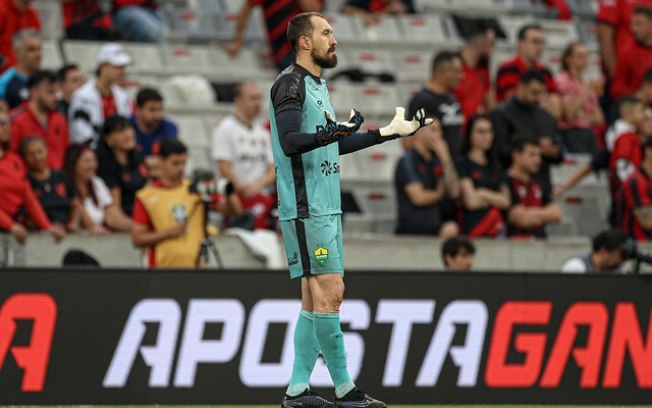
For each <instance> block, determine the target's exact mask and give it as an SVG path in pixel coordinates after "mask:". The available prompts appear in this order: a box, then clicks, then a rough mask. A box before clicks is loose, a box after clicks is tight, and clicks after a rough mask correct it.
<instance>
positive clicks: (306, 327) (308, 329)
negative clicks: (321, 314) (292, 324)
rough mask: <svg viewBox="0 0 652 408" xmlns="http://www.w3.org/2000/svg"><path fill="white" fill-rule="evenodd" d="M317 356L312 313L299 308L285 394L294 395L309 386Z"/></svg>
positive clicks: (317, 346)
mask: <svg viewBox="0 0 652 408" xmlns="http://www.w3.org/2000/svg"><path fill="white" fill-rule="evenodd" d="M317 357H319V344H318V343H317V338H316V337H315V327H314V324H313V313H312V312H308V311H306V310H301V312H299V319H298V320H297V326H296V328H295V329H294V364H293V366H292V378H290V385H289V386H288V389H287V391H286V392H285V393H286V394H287V395H289V396H290V397H296V396H297V395H299V394H301V393H302V392H304V391H305V390H306V388H310V385H309V382H310V374H312V370H313V369H314V368H315V363H316V362H317Z"/></svg>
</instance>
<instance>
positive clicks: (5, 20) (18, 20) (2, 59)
mask: <svg viewBox="0 0 652 408" xmlns="http://www.w3.org/2000/svg"><path fill="white" fill-rule="evenodd" d="M30 3H31V0H0V73H1V72H4V71H5V70H6V69H7V68H9V67H12V66H14V64H15V63H16V58H15V56H14V49H15V47H13V48H12V45H13V41H14V36H15V35H16V34H17V33H18V32H20V31H23V30H29V31H35V32H38V31H40V30H41V20H40V19H39V17H38V13H37V12H36V10H34V8H32V7H31V6H30Z"/></svg>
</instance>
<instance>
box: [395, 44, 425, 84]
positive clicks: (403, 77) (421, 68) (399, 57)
mask: <svg viewBox="0 0 652 408" xmlns="http://www.w3.org/2000/svg"><path fill="white" fill-rule="evenodd" d="M433 55H434V53H433V52H425V51H423V50H421V51H416V50H415V51H398V52H394V53H392V56H393V57H394V61H393V64H394V66H395V67H400V68H399V69H397V70H396V75H397V76H398V78H397V79H398V81H399V82H419V83H421V82H425V81H426V80H427V79H428V78H430V68H431V65H432V58H433Z"/></svg>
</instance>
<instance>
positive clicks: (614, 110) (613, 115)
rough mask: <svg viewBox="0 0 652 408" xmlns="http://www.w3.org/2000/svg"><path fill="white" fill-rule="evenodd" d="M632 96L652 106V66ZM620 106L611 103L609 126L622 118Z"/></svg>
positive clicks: (608, 113)
mask: <svg viewBox="0 0 652 408" xmlns="http://www.w3.org/2000/svg"><path fill="white" fill-rule="evenodd" d="M632 96H634V97H635V98H636V99H638V100H639V101H641V103H643V105H646V106H652V67H651V68H649V69H648V70H647V71H645V74H643V78H642V79H641V85H640V86H639V87H638V89H637V90H636V92H634V93H633V94H632ZM618 108H619V106H618V104H617V103H612V104H610V106H609V110H608V111H607V112H606V114H607V123H608V124H609V126H612V125H613V124H614V122H616V121H617V120H618V119H619V118H620V113H619V112H618Z"/></svg>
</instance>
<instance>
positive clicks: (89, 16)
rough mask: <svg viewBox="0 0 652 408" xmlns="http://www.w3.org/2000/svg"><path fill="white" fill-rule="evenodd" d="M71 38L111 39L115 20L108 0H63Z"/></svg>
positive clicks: (66, 27) (64, 16)
mask: <svg viewBox="0 0 652 408" xmlns="http://www.w3.org/2000/svg"><path fill="white" fill-rule="evenodd" d="M61 2H62V3H63V25H64V28H65V29H66V38H68V39H69V40H85V41H111V40H113V32H112V29H113V21H112V20H111V14H110V13H109V12H110V10H109V9H110V6H111V5H110V3H109V2H108V1H107V0H61Z"/></svg>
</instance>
